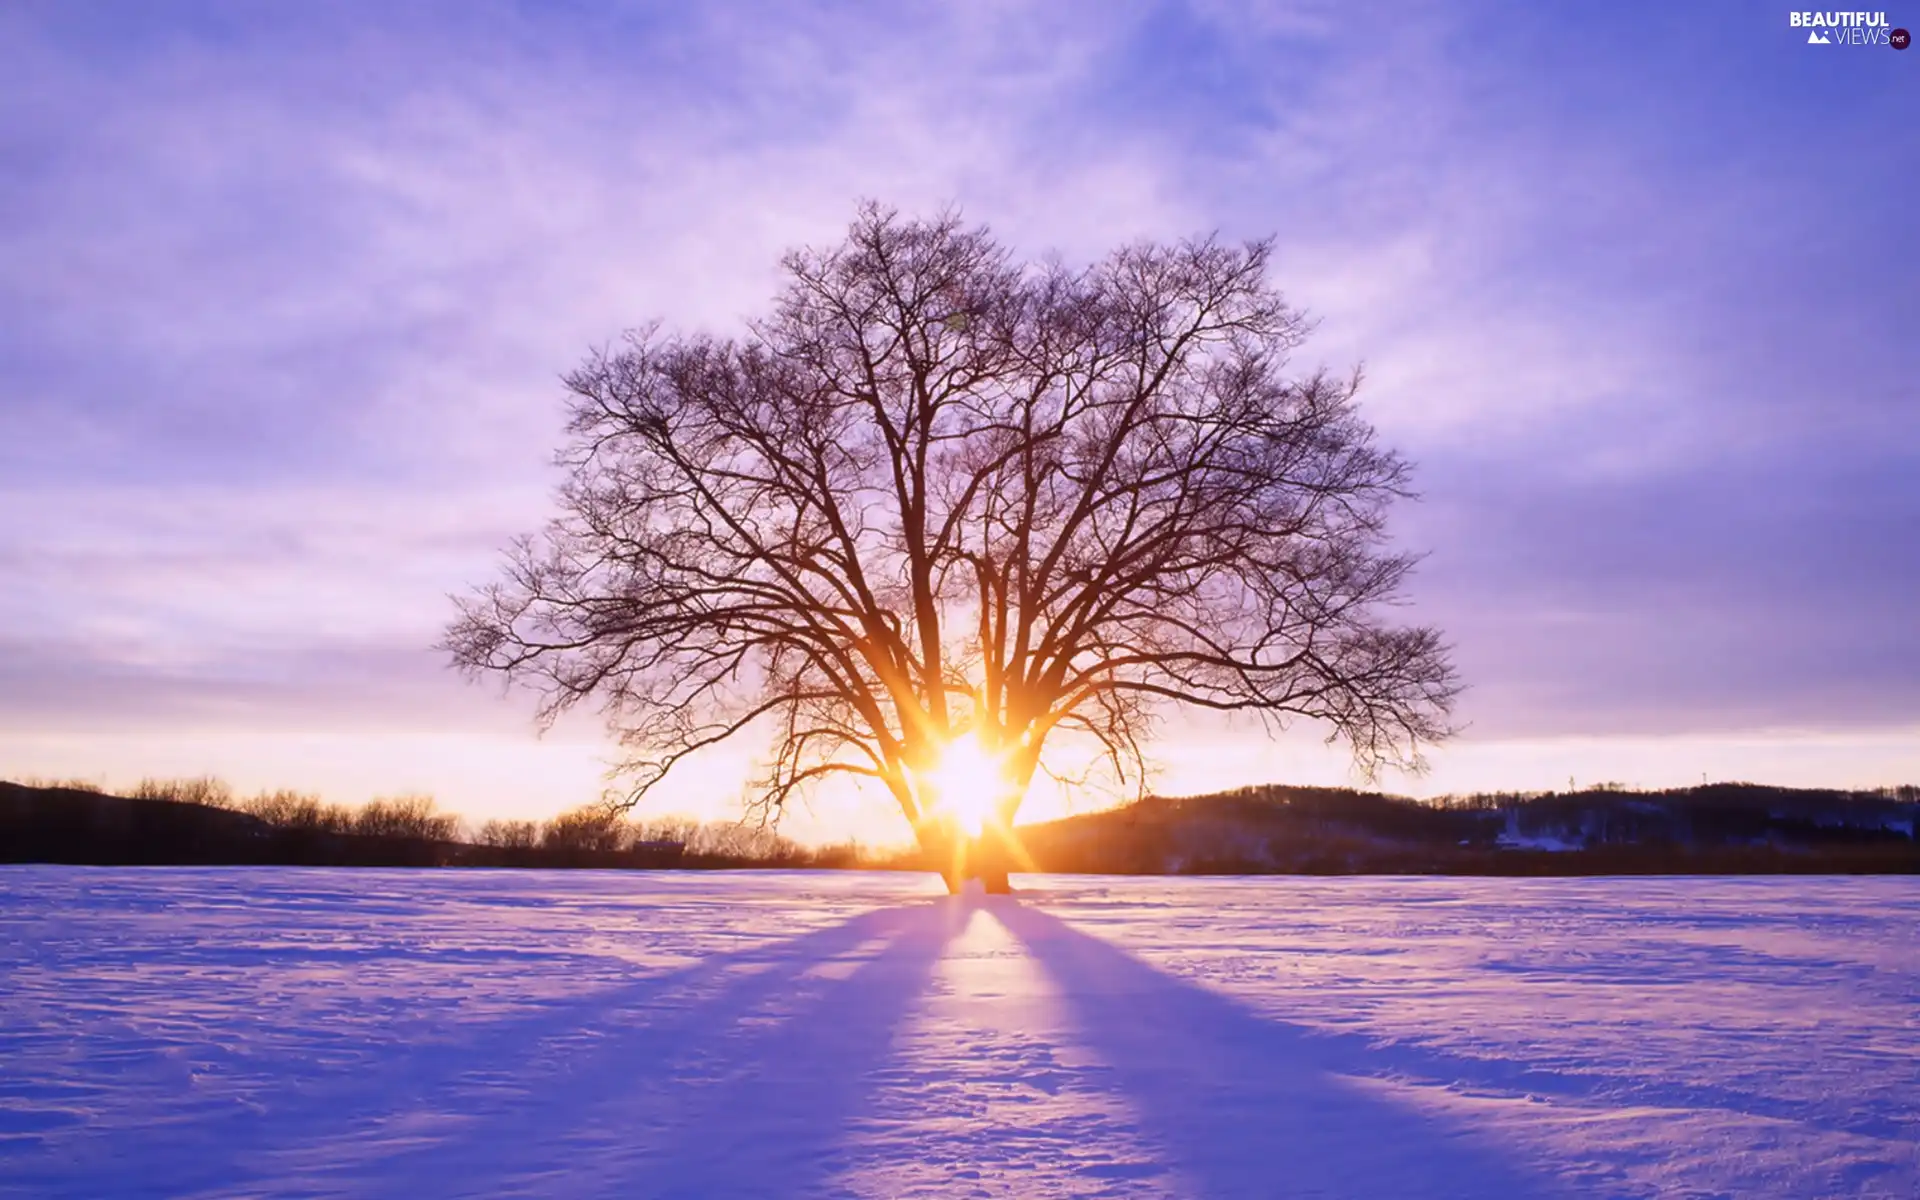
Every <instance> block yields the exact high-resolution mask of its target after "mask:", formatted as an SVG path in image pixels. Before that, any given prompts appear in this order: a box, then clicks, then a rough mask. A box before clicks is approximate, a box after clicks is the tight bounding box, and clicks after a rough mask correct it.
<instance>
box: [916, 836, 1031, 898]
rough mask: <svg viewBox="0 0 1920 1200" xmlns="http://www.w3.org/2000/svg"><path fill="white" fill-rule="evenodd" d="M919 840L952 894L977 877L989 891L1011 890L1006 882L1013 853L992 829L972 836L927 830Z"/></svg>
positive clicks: (995, 893)
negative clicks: (1011, 853)
mask: <svg viewBox="0 0 1920 1200" xmlns="http://www.w3.org/2000/svg"><path fill="white" fill-rule="evenodd" d="M920 844H921V847H922V848H923V849H924V850H925V851H926V853H927V856H928V858H929V859H930V860H931V862H932V864H933V865H934V867H935V868H936V869H937V870H938V871H939V872H940V877H941V878H942V879H944V880H945V881H946V884H947V891H948V892H949V893H951V894H952V895H955V896H957V895H959V894H960V893H961V892H962V891H964V890H966V886H967V880H969V879H978V880H979V881H980V884H981V886H982V887H983V888H984V889H985V890H986V892H987V894H988V895H1006V894H1007V893H1009V892H1011V891H1012V890H1013V889H1012V887H1011V886H1010V885H1009V884H1008V883H1007V865H1008V863H1009V862H1011V861H1012V856H1011V855H1010V854H1009V853H1008V848H1007V845H1006V841H1005V838H1004V837H1003V836H1002V835H1000V834H998V833H996V832H995V831H993V830H984V831H982V832H981V833H980V834H979V835H977V836H974V837H965V836H962V835H959V834H958V833H957V832H953V831H938V832H934V831H929V832H928V833H927V834H923V835H922V836H921V839H920Z"/></svg>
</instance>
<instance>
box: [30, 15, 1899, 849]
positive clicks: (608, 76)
mask: <svg viewBox="0 0 1920 1200" xmlns="http://www.w3.org/2000/svg"><path fill="white" fill-rule="evenodd" d="M795 7H796V6H790V5H780V4H771V3H769V4H766V5H764V6H733V5H719V4H716V5H666V4H658V5H643V4H585V3H580V4H538V5H536V4H532V3H527V4H522V5H512V4H482V3H460V4H448V5H444V6H431V5H418V6H403V5H392V4H378V5H373V4H369V5H364V6H354V5H348V4H328V5H293V6H289V5H272V6H263V5H258V4H252V3H234V4H169V5H164V6H160V5H144V4H134V3H124V4H107V3H73V2H61V3H16V4H9V5H7V6H6V7H5V8H4V9H0V78H4V79H6V81H7V83H6V86H5V89H4V92H0V96H3V97H4V98H3V99H0V580H4V581H5V583H4V586H0V775H9V774H11V775H19V774H25V773H41V774H45V773H59V774H79V775H87V776H95V777H105V778H107V779H108V780H109V781H110V782H119V781H125V780H129V779H131V778H134V777H137V776H138V775H140V774H141V773H144V772H150V771H151V772H177V771H198V770H215V771H220V772H223V773H225V774H227V775H229V776H230V777H233V778H234V779H235V780H236V781H238V782H241V783H242V784H243V785H248V786H254V785H264V784H268V783H280V782H284V783H288V784H293V785H299V786H307V787H315V788H320V789H324V790H328V791H330V792H336V793H338V794H339V795H340V796H341V798H346V799H358V798H362V797H363V796H364V794H366V793H367V792H369V791H375V790H382V789H399V788H405V787H431V788H433V789H434V790H436V791H437V792H438V793H439V794H440V796H441V799H442V801H443V802H445V803H447V804H450V805H451V806H453V807H456V808H460V809H464V810H466V811H467V812H469V813H470V814H486V813H489V812H495V811H502V812H504V811H523V812H528V813H538V812H547V811H551V810H553V809H554V808H557V807H561V806H563V805H565V804H568V803H573V802H577V801H578V800H580V799H583V798H586V797H585V796H583V795H582V794H581V793H582V792H583V791H591V789H592V787H593V786H594V777H595V768H594V766H593V754H594V753H595V752H596V747H595V743H594V738H593V732H594V731H593V730H592V729H591V728H590V727H588V726H586V725H582V726H580V727H577V728H570V729H563V730H561V731H560V732H559V733H557V734H556V735H554V736H553V737H552V738H551V739H550V740H549V742H547V743H543V744H540V745H534V744H531V743H530V742H529V741H528V731H527V724H526V706H525V704H524V703H522V702H516V701H502V700H501V699H500V698H499V696H498V695H497V694H496V693H495V692H493V691H491V690H489V689H486V688H472V687H468V686H466V685H464V684H463V683H461V682H460V680H459V679H458V678H457V677H455V676H454V675H453V674H452V673H451V672H449V671H447V670H446V669H445V668H444V667H443V666H442V663H441V660H440V658H439V657H438V656H437V655H436V654H435V653H434V652H433V651H432V650H431V649H430V646H431V644H432V642H433V641H434V640H435V638H436V637H437V635H438V631H439V628H440V626H441V625H442V624H443V623H444V621H445V620H446V619H447V617H448V615H449V611H450V610H449V605H448V603H447V602H446V599H445V596H446V594H447V593H449V592H453V591H458V590H461V589H462V588H463V587H464V586H465V585H466V584H468V583H471V582H475V581H477V580H480V579H483V578H485V577H487V576H488V575H489V574H490V573H491V571H492V569H493V562H494V558H493V553H494V550H495V549H496V548H497V547H498V546H499V545H500V544H501V543H502V542H503V541H504V539H505V538H506V537H507V536H508V535H510V534H512V533H514V532H517V531H520V530H523V529H529V528H531V527H532V526H533V525H534V524H535V523H537V522H538V520H540V519H541V517H542V516H543V515H544V513H545V511H546V500H545V495H546V491H547V489H548V488H549V487H550V486H551V484H552V482H553V476H552V474H551V471H550V469H549V467H548V466H547V460H548V457H549V455H550V453H551V451H552V449H553V448H554V446H555V445H556V444H557V438H558V426H559V414H560V402H559V395H558V391H559V389H558V387H557V383H556V380H557V376H558V374H559V373H560V372H562V371H563V370H565V369H567V368H568V367H570V366H572V365H573V364H574V363H575V362H576V361H577V360H578V359H579V358H580V356H581V355H582V354H583V353H584V351H585V350H586V349H587V348H588V347H589V346H591V345H593V344H596V343H599V342H604V341H606V340H608V339H610V338H612V337H615V336H617V335H618V333H619V332H620V331H621V330H622V329H624V328H626V327H629V326H632V325H635V324H638V323H641V322H642V321H644V320H647V319H649V318H652V317H656V316H657V317H661V318H664V319H666V320H667V321H668V322H669V323H672V324H677V325H681V326H695V327H701V328H707V329H713V330H717V331H722V332H728V331H733V330H736V329H737V328H738V327H739V323H740V322H741V320H742V319H743V318H745V317H748V316H751V315H753V314H754V313H756V312H757V311H759V310H760V309H761V308H762V307H763V306H764V304H765V302H766V300H767V298H768V296H769V294H770V292H771V289H772V286H773V281H774V264H775V260H776V258H777V256H778V254H779V252H780V251H781V250H782V249H784V248H786V247H788V246H791V245H794V244H797V243H804V242H821V241H830V240H833V239H835V238H837V237H838V236H839V234H840V232H841V230H842V229H843V227H844V225H845V223H846V221H847V220H848V219H849V217H850V216H851V215H852V211H853V207H854V204H855V202H856V200H857V199H859V198H860V197H866V196H871V197H875V198H878V199H881V200H884V201H887V202H890V203H893V204H896V205H899V206H901V207H903V208H906V209H908V210H910V211H912V210H923V211H930V210H931V209H933V208H935V207H937V206H939V205H941V204H944V203H948V202H954V203H958V204H960V205H961V206H962V207H963V208H964V210H965V211H966V213H967V214H968V216H970V217H972V218H975V219H978V220H982V221H985V222H988V223H990V224H991V225H993V226H994V228H995V229H996V230H997V231H998V232H999V233H1000V234H1001V235H1002V236H1003V237H1004V238H1006V239H1007V240H1008V241H1010V242H1011V243H1013V244H1014V245H1015V246H1017V247H1018V248H1020V249H1022V250H1024V251H1027V252H1029V253H1034V254H1038V253H1041V252H1044V251H1047V250H1049V249H1057V250H1059V251H1061V252H1062V253H1064V254H1066V255H1067V256H1069V257H1070V258H1084V257H1088V256H1091V255H1094V254H1097V253H1099V252H1101V251H1103V250H1105V249H1106V248H1108V247H1110V246H1111V245H1113V244H1115V243H1117V242H1121V241H1125V240H1128V239H1132V238H1137V237H1143V236H1148V237H1177V236H1180V235H1184V234H1189V233H1194V232H1204V231H1207V230H1212V229H1218V230H1220V231H1222V232H1223V233H1226V234H1228V235H1230V236H1254V235H1263V234H1268V233H1271V234H1275V235H1277V238H1278V249H1277V253H1276V258H1277V262H1278V269H1277V280H1278V282H1279V283H1280V284H1281V286H1283V287H1284V288H1285V289H1286V290H1287V291H1288V293H1289V295H1290V296H1291V297H1292V298H1293V299H1294V300H1295V301H1296V302H1297V303H1299V304H1301V305H1303V306H1305V307H1307V308H1308V309H1309V310H1311V311H1312V312H1314V313H1315V314H1317V315H1318V316H1319V318H1320V320H1321V324H1320V328H1319V332H1318V334H1317V336H1316V338H1315V340H1314V341H1313V343H1312V344H1311V345H1310V346H1309V347H1308V352H1307V357H1308V359H1309V360H1318V361H1325V362H1327V363H1329V364H1331V365H1334V366H1339V367H1345V366H1348V365H1350V364H1352V363H1354V362H1356V361H1361V360H1364V361H1365V363H1366V364H1367V367H1368V371H1369V376H1370V379H1371V384H1370V389H1369V392H1368V394H1367V397H1366V404H1367V409H1368V411H1369V412H1370V414H1371V416H1372V417H1373V419H1374V420H1375V421H1376V423H1377V424H1378V425H1379V426H1380V428H1381V430H1382V432H1383V434H1384V436H1385V438H1386V440H1388V441H1389V442H1390V443H1392V444H1394V445H1396V446H1398V447H1400V448H1401V449H1402V450H1404V451H1405V452H1407V453H1408V454H1409V455H1410V456H1411V457H1412V458H1414V459H1415V460H1416V461H1417V462H1418V463H1419V464H1420V474H1419V477H1418V479H1419V486H1420V487H1421V489H1422V491H1423V492H1424V494H1425V500H1424V502H1423V503H1422V504H1420V505H1419V506H1417V507H1412V508H1409V509H1407V510H1406V511H1404V512H1403V513H1402V514H1401V519H1400V523H1399V530H1400V531H1401V533H1402V534H1403V535H1404V537H1405V539H1406V540H1407V541H1408V542H1409V543H1410V544H1412V545H1416V546H1419V547H1422V548H1425V549H1428V550H1430V551H1431V557H1430V558H1429V560H1428V562H1427V564H1426V566H1425V568H1424V570H1423V572H1422V573H1421V574H1420V575H1419V576H1418V577H1417V578H1416V581H1415V585H1414V593H1415V600H1416V607H1417V611H1418V612H1419V613H1420V614H1421V615H1422V616H1423V617H1424V618H1426V619H1430V620H1432V621H1434V622H1437V623H1438V624H1440V625H1442V626H1443V627H1444V628H1445V629H1447V630H1448V631H1449V633H1450V634H1451V635H1452V637H1453V639H1454V641H1455V642H1456V643H1457V646H1458V659H1459V662H1460V665H1461V667H1462V670H1463V673H1464V675H1465V677H1466V679H1467V682H1468V683H1469V684H1470V685H1471V691H1469V693H1468V694H1467V696H1466V697H1465V699H1464V702H1463V706H1462V710H1461V716H1462V718H1463V719H1464V720H1466V721H1467V722H1469V723H1470V725H1469V728H1468V731H1467V734H1466V736H1465V737H1464V738H1463V739H1462V740H1461V742H1460V743H1459V744H1457V745H1456V746H1454V747H1452V748H1449V749H1446V750H1444V751H1442V752H1441V753H1440V754H1438V755H1437V756H1436V757H1435V760H1434V761H1435V766H1436V771H1435V773H1434V775H1433V776H1432V777H1431V778H1430V779H1427V780H1421V781H1413V780H1404V779H1397V780H1396V779H1389V780H1387V781H1386V782H1387V783H1388V784H1389V785H1390V786H1398V787H1403V788H1405V789H1407V790H1413V791H1425V792H1431V791H1435V790H1448V789H1454V788H1466V787H1485V786H1500V785H1503V784H1504V785H1511V786H1546V785H1552V784H1555V783H1564V781H1565V779H1566V778H1567V777H1568V776H1570V775H1571V776H1577V777H1579V778H1581V779H1584V780H1588V781H1591V780H1595V779H1600V778H1620V779H1623V780H1625V781H1627V782H1637V783H1646V784H1658V783H1669V782H1684V781H1686V780H1688V779H1694V778H1697V777H1698V775H1699V774H1701V773H1702V772H1707V773H1710V774H1713V775H1715V776H1732V775H1744V776H1749V777H1762V778H1776V779H1780V780H1782V781H1786V782H1816V781H1827V782H1832V783H1838V784H1871V783H1883V782H1885V783H1891V782H1898V781H1900V780H1902V779H1909V780H1910V779H1914V778H1920V619H1916V618H1915V615H1914V602H1915V597H1916V596H1920V387H1917V386H1916V384H1915V382H1914V380H1915V354H1916V352H1920V337H1916V336H1915V335H1916V334H1917V333H1920V283H1917V282H1916V281H1917V280H1920V269H1917V268H1920V244H1916V240H1915V229H1914V223H1913V214H1914V213H1915V212H1916V211H1920V200H1916V197H1920V135H1916V132H1915V131H1916V129H1920V51H1906V52H1896V51H1893V50H1891V49H1889V48H1887V47H1884V46H1881V47H1850V46H1842V45H1835V46H1830V47H1822V46H1809V45H1807V44H1805V32H1804V31H1796V30H1794V29H1792V28H1790V27H1789V25H1788V11H1789V10H1788V9H1787V8H1786V7H1784V6H1778V5H1762V4H1755V3H1727V4H1697V5H1686V6H1668V5H1660V4H1647V5H1627V4H1598V3H1593V4H1586V5H1581V6H1577V8H1578V9H1579V10H1583V11H1579V12H1577V11H1576V6H1571V5H1554V6H1546V5H1536V6H1526V7H1522V6H1515V5H1492V4H1489V5H1486V6H1484V7H1483V8H1478V9H1476V7H1474V6H1471V5H1449V6H1445V11H1444V13H1440V12H1436V11H1434V9H1435V6H1426V5H1418V6H1416V5H1406V6H1404V7H1402V8H1395V7H1392V6H1387V5H1377V6H1357V5H1351V4H1333V3H1327V4H1319V3H1313V4H1299V5H1248V6H1233V5H1226V4H1209V3H1200V4H1194V5H1190V6H1185V7H1182V6H1179V5H1127V4H1111V3H1101V4H1088V5H1084V6H1075V5H1069V4H1047V5H1025V4H1012V3H1005V4H1001V3H968V4H956V5H951V6H946V7H936V6H930V5H907V6H904V7H898V6H854V5H835V6H821V7H820V8H817V9H815V10H814V11H813V12H812V14H811V15H801V14H799V13H797V12H796V11H795ZM1888 16H1889V18H1890V19H1891V22H1892V23H1893V24H1895V25H1900V24H1907V25H1911V26H1916V27H1920V7H1917V8H1915V9H1913V10H1912V11H1910V12H1900V11H1890V12H1889V13H1888ZM1177 732H1179V733H1180V737H1179V738H1177V739H1170V740H1174V741H1178V742H1180V743H1181V745H1179V746H1173V747H1170V748H1169V749H1168V751H1167V753H1166V755H1165V761H1166V763H1167V766H1168V776H1169V777H1168V779H1167V781H1166V782H1167V784H1168V786H1169V790H1180V789H1181V785H1183V784H1184V785H1188V786H1203V785H1204V786H1211V785H1217V784H1224V783H1233V782H1252V781H1255V780H1260V779H1293V778H1308V777H1312V778H1320V777H1327V776H1328V773H1329V772H1331V773H1332V774H1331V777H1332V778H1340V777H1341V774H1340V773H1341V771H1343V770H1344V767H1343V766H1341V765H1340V764H1338V763H1337V762H1335V761H1334V760H1332V759H1329V758H1327V756H1326V755H1325V754H1324V753H1323V752H1322V751H1320V750H1319V749H1318V748H1317V745H1316V744H1315V743H1313V742H1311V741H1309V742H1307V743H1305V744H1304V745H1303V746H1295V745H1293V744H1292V743H1288V744H1287V745H1284V746H1282V747H1280V748H1269V747H1265V746H1263V745H1261V744H1259V743H1257V742H1251V741H1249V740H1248V739H1246V738H1243V737H1236V736H1235V735H1233V734H1232V733H1231V731H1221V730H1217V729H1210V728H1202V727H1194V728H1193V729H1191V730H1189V729H1186V728H1184V727H1182V728H1181V729H1180V730H1178V731H1177ZM1195 747H1204V748H1205V749H1204V750H1196V749H1195ZM1203 760H1204V762H1205V763H1206V764H1207V765H1206V769H1204V770H1202V769H1200V768H1199V766H1197V765H1196V764H1199V763H1201V762H1202V761H1203ZM726 778H727V775H726V768H725V766H724V765H720V766H714V767H712V768H711V769H710V770H709V771H708V773H707V775H705V776H702V777H701V778H700V779H699V780H697V781H696V783H697V784H698V787H697V788H696V789H695V790H696V791H697V792H698V798H697V799H695V800H689V801H688V803H689V804H692V805H694V806H695V807H698V806H699V805H703V804H704V805H709V806H711V805H713V804H717V803H719V801H715V800H712V799H711V796H713V795H718V794H719V793H720V792H726V793H727V794H726V795H725V796H724V797H722V799H723V800H727V801H730V800H731V799H732V798H733V797H732V793H731V792H730V791H727V788H728V787H730V786H731V785H730V784H729V785H727V786H726V787H723V786H721V784H720V783H719V782H716V781H721V780H724V779H726ZM690 786H691V785H690ZM686 795H688V796H694V795H695V792H692V791H690V792H688V793H686ZM849 819H851V818H849ZM837 820H840V818H837V817H833V816H831V815H829V816H827V817H823V818H821V821H822V825H821V827H822V828H838V827H839V826H837V825H836V824H835V822H836V821H837Z"/></svg>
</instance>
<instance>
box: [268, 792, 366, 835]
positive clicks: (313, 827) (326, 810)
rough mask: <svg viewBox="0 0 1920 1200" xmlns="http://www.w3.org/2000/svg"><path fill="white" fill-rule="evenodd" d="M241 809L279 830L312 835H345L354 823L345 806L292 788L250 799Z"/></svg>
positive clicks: (351, 811) (350, 812) (352, 815)
mask: <svg viewBox="0 0 1920 1200" xmlns="http://www.w3.org/2000/svg"><path fill="white" fill-rule="evenodd" d="M239 809H240V811H241V812H244V813H247V814H249V815H250V816H255V817H258V818H260V819H261V820H262V821H265V822H266V823H267V824H269V825H273V826H276V827H278V828H280V829H294V830H300V831H303V832H310V833H346V832H348V831H349V830H351V829H352V828H353V822H354V813H353V810H352V809H350V808H348V807H347V806H346V805H344V804H328V803H326V802H325V801H323V800H321V799H320V797H319V796H317V795H315V794H313V793H312V792H296V791H294V790H292V789H291V788H281V789H279V790H278V791H272V792H260V793H258V794H256V795H253V796H250V797H248V798H247V799H246V800H244V801H241V803H240V804H239Z"/></svg>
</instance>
